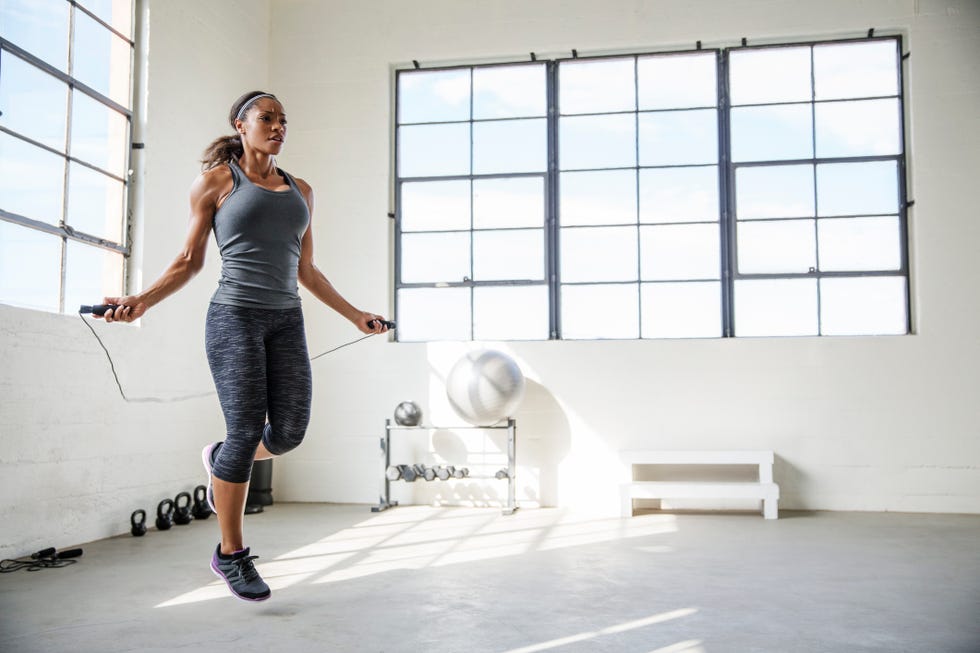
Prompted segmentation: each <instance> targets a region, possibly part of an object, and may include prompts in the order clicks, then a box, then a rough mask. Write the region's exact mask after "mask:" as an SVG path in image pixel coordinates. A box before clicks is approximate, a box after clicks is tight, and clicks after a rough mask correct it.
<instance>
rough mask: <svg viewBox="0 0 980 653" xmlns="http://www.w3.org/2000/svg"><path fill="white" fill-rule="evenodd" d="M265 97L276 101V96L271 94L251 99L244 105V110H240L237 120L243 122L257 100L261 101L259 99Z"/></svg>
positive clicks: (262, 94)
mask: <svg viewBox="0 0 980 653" xmlns="http://www.w3.org/2000/svg"><path fill="white" fill-rule="evenodd" d="M264 97H271V98H272V99H273V100H275V99H276V96H275V95H270V94H269V93H260V94H259V95H256V96H255V97H252V98H249V99H248V101H247V102H246V103H245V104H243V105H242V108H241V109H239V110H238V115H237V116H235V120H241V119H242V116H244V115H245V112H246V111H248V108H249V107H250V106H252V104H253V103H254V102H255V101H256V100H259V99H261V98H264Z"/></svg>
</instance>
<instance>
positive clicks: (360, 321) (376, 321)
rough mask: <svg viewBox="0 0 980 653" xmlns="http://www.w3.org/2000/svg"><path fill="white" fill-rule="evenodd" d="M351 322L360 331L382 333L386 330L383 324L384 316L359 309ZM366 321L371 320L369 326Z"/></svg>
mask: <svg viewBox="0 0 980 653" xmlns="http://www.w3.org/2000/svg"><path fill="white" fill-rule="evenodd" d="M353 322H354V324H355V325H357V328H358V329H360V330H361V332H362V333H384V332H385V331H387V330H388V327H387V326H385V325H384V317H382V316H380V315H376V314H374V313H368V312H367V311H361V312H360V313H359V314H358V315H357V317H356V318H354V320H353ZM368 322H371V324H370V326H369V325H368Z"/></svg>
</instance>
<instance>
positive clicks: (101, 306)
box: [78, 304, 119, 317]
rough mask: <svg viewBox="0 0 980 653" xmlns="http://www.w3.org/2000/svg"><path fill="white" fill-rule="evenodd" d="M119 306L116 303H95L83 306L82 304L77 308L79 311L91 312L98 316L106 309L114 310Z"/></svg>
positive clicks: (104, 312) (103, 313)
mask: <svg viewBox="0 0 980 653" xmlns="http://www.w3.org/2000/svg"><path fill="white" fill-rule="evenodd" d="M117 308H119V305H118V304H96V305H95V306H85V305H84V304H83V305H82V307H81V308H79V309H78V312H79V313H91V314H92V315H98V316H99V317H101V316H103V315H105V314H106V311H114V310H116V309H117Z"/></svg>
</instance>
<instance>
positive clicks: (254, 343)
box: [204, 304, 313, 483]
mask: <svg viewBox="0 0 980 653" xmlns="http://www.w3.org/2000/svg"><path fill="white" fill-rule="evenodd" d="M204 334H205V335H204V341H205V348H206V350H207V354H208V363H209V364H210V366H211V376H212V377H214V386H215V388H216V389H217V391H218V401H219V402H220V403H221V410H222V412H223V413H224V415H225V427H226V429H227V434H226V436H225V441H224V444H222V445H221V447H219V448H218V454H217V458H216V459H215V461H214V468H213V470H212V473H213V474H214V475H215V477H217V478H220V479H221V480H223V481H228V482H230V483H244V482H246V481H248V480H249V477H250V476H251V473H252V460H253V459H254V457H255V450H256V449H257V448H258V446H259V442H262V443H263V444H264V445H265V448H266V449H268V450H269V451H270V452H271V453H273V454H276V455H279V454H284V453H286V452H287V451H290V450H292V449H295V448H296V447H297V446H299V443H300V442H302V441H303V436H304V435H305V434H306V427H307V425H308V424H309V422H310V402H311V400H312V395H313V382H312V374H311V371H310V355H309V352H308V351H307V348H306V330H305V329H304V326H303V311H302V309H301V308H288V309H261V308H241V307H238V306H226V305H224V304H211V306H210V307H209V308H208V317H207V323H206V325H205V331H204ZM267 418H268V421H266V419H267Z"/></svg>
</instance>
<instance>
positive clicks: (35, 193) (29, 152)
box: [0, 132, 65, 225]
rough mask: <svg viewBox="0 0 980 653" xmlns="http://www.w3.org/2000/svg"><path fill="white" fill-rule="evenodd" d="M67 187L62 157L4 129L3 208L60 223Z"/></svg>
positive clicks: (0, 144) (0, 149)
mask: <svg viewBox="0 0 980 653" xmlns="http://www.w3.org/2000/svg"><path fill="white" fill-rule="evenodd" d="M64 186H65V160H64V159H63V158H62V157H60V156H58V155H56V154H51V153H50V152H47V151H46V150H42V149H41V148H39V147H35V146H33V145H29V144H28V143H25V142H24V141H22V140H20V139H19V138H14V137H13V136H10V135H8V134H4V133H2V132H0V208H2V209H4V210H6V211H10V212H11V213H17V214H20V215H23V216H26V217H28V218H31V219H34V220H40V221H42V222H47V223H49V224H55V225H56V224H58V223H60V222H61V212H62V203H63V198H64Z"/></svg>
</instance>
